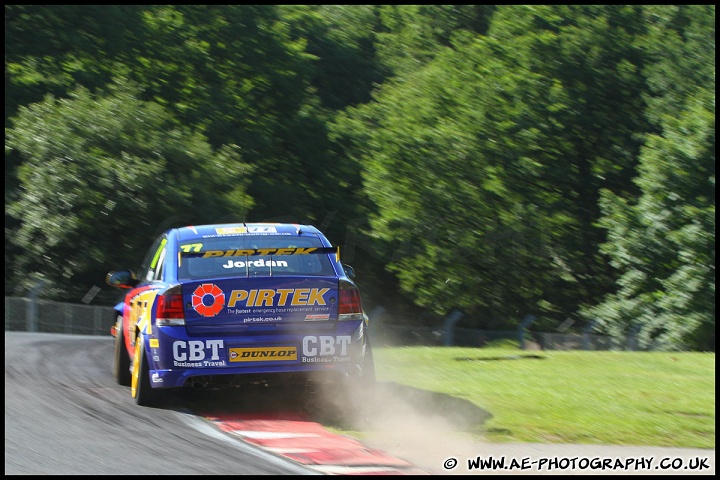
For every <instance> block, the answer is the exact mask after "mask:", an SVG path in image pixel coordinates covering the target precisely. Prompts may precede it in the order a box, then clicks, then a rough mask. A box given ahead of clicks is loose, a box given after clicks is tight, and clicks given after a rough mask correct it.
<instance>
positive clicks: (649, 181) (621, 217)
mask: <svg viewBox="0 0 720 480" xmlns="http://www.w3.org/2000/svg"><path fill="white" fill-rule="evenodd" d="M648 18H649V22H648V23H649V25H651V26H652V28H651V29H650V30H649V32H648V35H647V37H645V38H644V39H641V40H642V45H643V46H644V48H646V49H647V50H648V52H649V53H650V54H651V55H652V56H653V58H654V59H655V61H654V62H652V63H649V64H648V66H647V68H646V72H647V78H648V84H649V85H650V87H651V88H650V92H649V93H650V94H651V95H649V100H648V103H649V105H650V107H649V108H648V111H647V114H648V117H649V118H650V119H651V120H652V121H653V122H654V123H655V124H657V125H658V129H659V130H660V133H658V134H653V135H650V136H649V137H648V139H647V143H646V146H645V147H644V149H643V151H642V155H641V157H640V162H641V164H640V168H639V175H638V177H637V179H636V183H637V185H638V188H639V190H640V191H641V192H642V195H641V196H640V197H639V198H638V199H637V200H632V201H627V200H626V199H623V198H620V197H618V196H617V195H615V194H613V193H612V192H608V191H606V192H603V193H604V194H603V198H602V207H603V213H604V216H603V217H602V219H601V220H600V225H601V226H602V227H604V228H606V229H607V231H608V232H609V237H608V241H607V242H606V243H605V244H604V245H603V250H604V251H605V252H607V253H608V255H609V256H610V258H611V259H612V263H613V266H614V267H615V268H616V269H617V271H618V272H619V274H618V279H617V281H616V285H617V288H616V290H615V291H614V292H612V293H611V294H608V295H607V296H605V297H604V298H603V300H602V301H601V302H599V303H598V304H596V305H594V306H593V307H591V308H587V309H586V312H585V313H586V315H587V316H588V317H590V318H595V319H597V320H598V321H599V327H600V328H601V329H603V330H604V331H606V332H608V333H610V334H612V335H613V336H615V337H617V338H618V339H620V340H624V339H625V337H626V336H628V335H637V338H638V340H639V345H640V347H641V348H649V347H652V346H654V347H658V346H659V347H662V348H668V349H671V348H672V349H683V348H691V349H701V350H713V351H714V350H715V87H714V86H715V41H714V39H715V7H714V6H711V5H690V6H655V7H652V8H649V9H648Z"/></svg>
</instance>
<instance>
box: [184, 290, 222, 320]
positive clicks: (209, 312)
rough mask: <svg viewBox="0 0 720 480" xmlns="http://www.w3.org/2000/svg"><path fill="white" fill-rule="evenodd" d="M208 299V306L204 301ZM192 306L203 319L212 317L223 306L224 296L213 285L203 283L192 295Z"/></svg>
mask: <svg viewBox="0 0 720 480" xmlns="http://www.w3.org/2000/svg"><path fill="white" fill-rule="evenodd" d="M208 297H210V298H209V299H208V300H209V305H206V304H205V302H204V300H205V299H207V298H208ZM192 306H193V308H194V309H195V311H196V312H197V313H199V314H200V315H202V316H203V317H214V316H215V315H217V314H218V313H220V310H222V308H223V307H224V306H225V294H224V293H223V291H222V290H220V288H219V287H218V286H217V285H215V284H213V283H203V284H202V285H200V286H199V287H197V288H196V289H195V291H194V292H193V294H192Z"/></svg>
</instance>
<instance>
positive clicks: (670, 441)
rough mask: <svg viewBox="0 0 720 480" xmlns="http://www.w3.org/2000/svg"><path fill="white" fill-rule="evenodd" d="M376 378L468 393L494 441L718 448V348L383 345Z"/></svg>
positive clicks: (483, 433) (483, 432) (481, 432)
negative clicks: (486, 414) (623, 349)
mask: <svg viewBox="0 0 720 480" xmlns="http://www.w3.org/2000/svg"><path fill="white" fill-rule="evenodd" d="M374 356H375V364H376V371H377V379H378V381H379V382H394V383H397V384H399V385H405V386H409V387H413V388H416V389H422V390H426V391H430V392H436V393H442V394H446V395H449V396H452V397H455V398H460V399H464V400H467V401H469V402H471V403H473V404H474V405H477V406H478V407H479V408H481V409H483V410H486V411H487V412H489V414H490V415H491V416H490V418H489V419H487V420H486V421H485V422H484V423H483V424H482V425H479V426H476V427H473V431H472V432H471V433H472V434H473V435H476V436H477V437H478V438H482V439H485V440H488V441H492V442H537V443H580V444H608V445H646V446H664V447H688V448H715V354H714V353H695V352H615V351H602V352H599V351H542V352H531V351H522V350H509V349H508V348H462V347H381V348H375V349H374Z"/></svg>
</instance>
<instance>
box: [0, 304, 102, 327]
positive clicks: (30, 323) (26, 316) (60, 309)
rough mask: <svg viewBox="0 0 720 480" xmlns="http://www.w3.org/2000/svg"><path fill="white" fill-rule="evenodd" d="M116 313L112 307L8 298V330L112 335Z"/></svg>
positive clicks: (6, 310) (6, 312)
mask: <svg viewBox="0 0 720 480" xmlns="http://www.w3.org/2000/svg"><path fill="white" fill-rule="evenodd" d="M113 323H115V311H114V310H113V308H112V307H109V306H99V305H84V304H75V303H62V302H55V301H52V300H43V299H37V300H35V301H34V302H33V301H32V300H31V299H29V298H22V297H5V330H18V331H27V332H46V333H70V334H75V335H110V327H111V326H112V325H113Z"/></svg>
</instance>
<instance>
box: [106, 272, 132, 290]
mask: <svg viewBox="0 0 720 480" xmlns="http://www.w3.org/2000/svg"><path fill="white" fill-rule="evenodd" d="M105 283H107V284H108V285H110V286H111V287H117V288H135V286H136V285H137V284H138V283H139V280H138V279H137V277H136V276H135V272H133V271H132V270H127V269H126V270H113V271H112V272H110V273H108V274H107V276H106V277H105Z"/></svg>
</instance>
